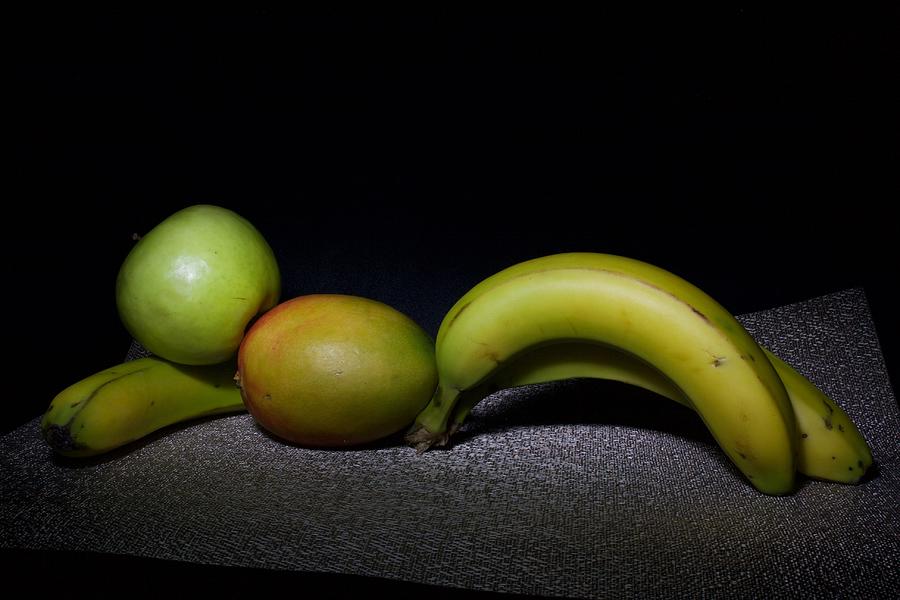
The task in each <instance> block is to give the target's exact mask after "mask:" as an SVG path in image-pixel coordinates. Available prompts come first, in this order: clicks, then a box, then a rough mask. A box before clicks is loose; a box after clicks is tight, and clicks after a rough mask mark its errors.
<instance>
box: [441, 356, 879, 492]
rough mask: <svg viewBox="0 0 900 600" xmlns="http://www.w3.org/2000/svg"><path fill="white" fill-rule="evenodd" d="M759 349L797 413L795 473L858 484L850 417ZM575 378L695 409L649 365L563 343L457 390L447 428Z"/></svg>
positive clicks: (861, 446) (859, 451) (863, 459)
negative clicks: (522, 390)
mask: <svg viewBox="0 0 900 600" xmlns="http://www.w3.org/2000/svg"><path fill="white" fill-rule="evenodd" d="M763 350H764V351H765V353H766V357H767V358H768V359H769V361H770V362H771V363H772V366H773V367H775V371H776V372H777V373H778V376H779V377H780V378H781V381H782V383H784V386H785V389H786V390H787V393H788V398H789V400H790V403H791V407H792V408H793V410H794V415H795V417H796V423H797V434H798V435H799V440H800V441H799V446H798V453H797V471H798V472H799V473H801V474H803V475H806V476H807V477H811V478H814V479H821V480H824V481H833V482H838V483H857V482H859V480H860V479H861V478H862V476H863V475H864V474H865V473H866V471H867V470H868V468H869V467H870V466H871V465H872V452H871V450H870V449H869V446H868V444H867V443H866V441H865V439H864V438H863V436H862V435H861V434H860V432H859V430H858V429H857V428H856V426H855V425H854V423H853V421H852V420H851V419H850V417H848V416H847V414H846V413H845V412H844V411H843V410H842V409H841V407H840V406H838V405H837V404H836V403H835V402H834V400H832V399H831V398H829V397H828V396H827V395H826V394H825V393H823V392H822V391H821V390H820V389H819V388H817V387H816V386H815V385H813V383H812V382H810V381H809V380H808V379H807V378H806V377H804V376H803V375H801V374H800V373H798V372H797V371H796V370H795V369H794V368H793V367H791V366H790V365H789V364H787V363H786V362H784V361H783V360H781V359H780V358H779V357H778V356H776V355H775V354H773V353H772V352H770V351H769V350H767V349H765V348H763ZM574 378H594V379H607V380H612V381H619V382H622V383H627V384H630V385H634V386H637V387H641V388H644V389H646V390H649V391H651V392H654V393H656V394H659V395H660V396H663V397H665V398H668V399H670V400H674V401H675V402H678V403H680V404H683V405H684V406H686V407H688V408H690V409H693V408H694V407H693V405H692V404H691V402H690V399H688V398H687V397H686V396H685V395H684V394H683V393H682V391H681V390H680V389H678V387H677V386H675V384H674V383H672V381H671V380H670V379H668V378H667V377H666V376H665V375H663V374H662V373H660V372H659V371H658V370H656V369H654V368H653V367H652V366H651V365H649V364H647V363H644V362H643V361H641V360H639V359H637V358H634V357H632V356H629V355H627V354H625V353H624V352H620V351H618V350H616V349H614V348H610V347H608V346H602V345H599V344H589V343H578V342H568V343H566V342H563V343H559V344H554V345H551V346H541V347H538V348H535V349H533V350H531V351H529V352H526V353H525V354H524V355H522V356H521V357H519V358H517V359H516V360H514V361H513V362H512V363H511V364H508V365H505V366H504V367H503V368H501V369H499V370H498V371H497V372H496V373H495V374H494V375H493V376H492V377H491V378H490V380H488V381H487V382H485V383H482V384H481V385H479V386H476V387H475V388H473V389H472V390H469V391H467V392H465V393H463V394H461V395H460V398H459V401H458V402H457V406H456V408H455V410H454V412H453V415H452V417H451V424H450V430H451V431H455V430H457V429H458V428H459V427H461V426H462V424H463V422H464V421H465V419H466V418H467V417H468V415H469V412H470V411H471V410H472V408H473V407H474V406H475V405H476V404H477V403H478V402H480V401H481V400H482V399H484V398H485V397H487V396H488V395H490V394H491V393H493V392H494V391H496V390H499V389H508V388H514V387H520V386H525V385H532V384H537V383H547V382H550V381H560V380H564V379H574Z"/></svg>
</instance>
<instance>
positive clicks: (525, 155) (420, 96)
mask: <svg viewBox="0 0 900 600" xmlns="http://www.w3.org/2000/svg"><path fill="white" fill-rule="evenodd" d="M896 17H897V15H896V13H895V12H885V13H877V12H863V11H862V10H860V9H853V11H852V12H848V11H847V10H846V9H844V10H842V11H841V12H840V13H838V12H835V13H828V12H823V11H822V10H821V9H819V8H817V9H816V11H815V12H805V13H802V14H786V13H784V12H781V11H766V12H759V11H755V10H754V9H722V10H719V11H718V12H713V13H709V12H705V11H704V12H699V11H697V12H693V13H691V12H687V13H685V12H684V11H683V10H679V11H677V12H671V13H664V14H663V13H655V12H647V13H646V14H641V15H621V14H614V13H611V12H607V13H599V14H592V15H571V16H561V15H554V16H548V15H529V16H521V15H520V16H515V17H508V16H507V17H497V16H479V17H465V18H463V17H447V16H444V17H441V18H434V17H422V16H418V17H410V16H403V17H393V16H392V17H387V16H378V17H375V16H358V15H357V16H322V15H316V16H309V15H304V16H297V15H292V16H285V15H277V14H268V13H264V12H259V13H250V14H240V15H237V14H234V15H217V16H206V17H202V18H198V17H194V16H189V15H180V16H179V17H178V18H175V17H173V16H168V17H141V18H134V17H130V16H123V15H105V16H96V17H94V16H85V15H71V14H66V15H63V14H58V13H57V14H54V15H53V16H47V15H42V16H29V17H22V18H15V19H11V21H10V22H9V23H8V25H9V26H10V28H11V29H13V30H14V35H13V37H12V41H13V45H12V48H13V50H12V55H11V56H12V58H13V61H12V62H13V69H12V72H11V77H12V86H11V87H7V88H6V94H5V95H6V97H7V100H11V101H12V103H13V108H12V110H10V109H7V110H8V112H7V122H8V123H10V124H11V126H12V133H13V135H12V139H13V151H14V154H15V159H14V161H13V162H12V163H11V167H12V169H11V170H12V174H13V177H12V180H11V182H8V183H10V185H9V187H8V189H9V190H10V191H9V192H8V193H7V194H6V195H5V196H6V200H7V204H6V206H7V207H9V208H7V214H6V215H5V219H4V225H5V236H3V244H4V257H5V263H6V264H5V266H6V268H5V274H6V278H5V279H6V280H5V284H4V290H5V295H6V301H7V302H6V303H5V306H7V309H6V320H7V323H8V324H9V326H8V328H7V331H8V334H7V342H8V343H7V356H12V357H13V365H12V366H13V368H12V371H11V372H10V370H9V368H8V369H7V376H8V378H7V381H9V380H10V379H11V380H12V381H13V385H12V386H11V387H9V386H7V388H6V393H5V399H4V410H3V411H2V415H3V420H2V421H3V422H2V425H3V431H7V430H9V429H11V428H13V427H15V426H18V425H20V424H22V423H25V422H26V421H28V420H30V419H32V418H34V417H36V416H38V415H39V414H41V413H42V412H43V410H44V409H45V408H46V406H47V405H48V404H49V402H50V400H51V399H52V397H53V396H54V395H55V394H56V393H57V392H59V391H60V390H61V389H62V388H64V387H66V386H67V385H69V384H71V383H73V382H75V381H77V380H79V379H81V378H83V377H85V376H87V375H89V374H91V373H93V372H95V371H98V370H101V369H103V368H106V367H108V366H112V365H113V364H116V363H118V362H121V360H123V358H124V355H125V352H126V350H127V348H128V345H129V342H130V338H129V336H128V335H127V333H126V332H125V331H124V329H123V328H122V326H121V324H120V323H119V320H118V316H117V314H116V308H115V301H114V295H113V289H114V281H115V276H116V272H117V270H118V267H119V265H120V264H121V261H122V260H123V259H124V257H125V255H126V254H127V252H128V250H129V249H130V247H131V246H132V244H133V243H134V242H133V241H132V234H133V233H145V232H147V231H148V230H149V229H151V228H152V227H153V226H154V225H155V224H157V223H158V222H159V221H161V220H162V219H164V218H165V217H167V216H168V215H169V214H171V213H172V212H174V211H176V210H178V209H180V208H182V207H185V206H188V205H190V204H195V203H213V204H219V205H222V206H227V207H230V208H232V209H235V210H237V211H238V212H240V213H241V214H243V215H244V216H245V217H247V218H248V219H250V220H251V221H252V222H253V223H255V224H256V225H257V227H258V228H259V229H260V230H261V231H262V232H263V233H264V235H266V237H267V238H268V239H269V241H270V243H271V244H272V246H273V248H274V249H275V252H276V254H277V255H278V258H279V262H280V264H281V267H282V270H283V275H284V284H285V286H284V298H285V299H286V298H289V297H292V296H295V295H299V294H303V293H311V292H343V293H351V294H358V295H364V296H369V297H373V298H377V299H379V300H382V301H385V302H387V303H389V304H391V305H393V306H395V307H396V308H398V309H400V310H402V311H404V312H406V313H407V314H409V315H410V316H412V317H413V318H414V319H416V320H417V321H418V322H419V323H420V324H421V325H422V326H423V327H425V328H426V329H427V330H428V331H429V332H430V333H432V334H433V333H435V332H436V330H437V327H438V324H439V323H440V320H441V318H442V317H443V314H444V313H445V312H446V310H447V309H449V307H450V306H451V305H452V304H453V302H454V301H455V300H456V299H457V298H458V297H459V296H460V295H461V294H463V293H464V292H465V291H466V290H467V289H468V288H469V287H471V286H472V285H473V284H475V283H477V282H478V281H479V280H480V279H482V278H483V277H486V276H488V275H490V274H492V273H493V272H495V271H497V270H499V269H501V268H503V267H505V266H508V265H509V264H512V263H513V262H517V261H519V260H523V259H526V258H532V257H535V256H539V255H542V254H547V253H551V252H559V251H569V250H589V251H601V252H612V253H618V254H625V255H629V256H633V257H636V258H641V259H644V260H648V261H650V262H653V263H656V264H658V265H660V266H663V267H665V268H668V269H670V270H672V271H674V272H676V273H678V274H680V275H682V276H684V277H686V278H687V279H689V280H690V281H692V282H694V283H695V284H697V285H699V286H700V287H701V288H703V289H704V290H706V291H707V292H709V293H710V294H711V295H712V296H713V297H715V298H717V299H718V300H719V301H720V302H722V303H723V304H724V305H725V306H726V307H727V308H729V309H730V310H731V311H732V312H734V313H742V312H748V311H754V310H761V309H765V308H770V307H773V306H776V305H780V304H784V303H788V302H794V301H799V300H804V299H807V298H810V297H813V296H817V295H821V294H827V293H829V292H834V291H838V290H841V289H844V288H847V287H857V286H861V287H864V288H865V290H866V293H867V294H868V297H869V300H870V304H871V307H872V310H873V313H874V317H875V320H876V324H877V327H878V330H879V334H880V337H881V342H882V346H883V350H884V354H885V357H886V359H887V362H888V365H889V367H890V368H891V373H892V379H893V381H895V382H896V381H898V379H897V369H898V365H900V347H898V342H897V339H896V338H897V336H896V331H897V316H896V311H895V308H894V305H893V301H892V293H893V281H894V280H895V279H896V268H895V260H894V259H893V256H892V255H893V250H894V248H895V247H896V240H897V236H898V233H900V232H898V228H897V226H896V220H895V219H893V218H891V217H889V214H891V213H892V212H893V206H892V205H891V202H892V201H893V200H896V198H897V197H898V196H897V191H898V190H897V185H896V180H897V174H898V170H897V164H898V163H897V159H898V156H897V148H896V146H897V140H898V135H897V134H898V128H897V121H896V112H897V106H900V102H898V100H900V99H898V96H897V95H896V94H895V92H894V87H895V84H896V79H897V72H898V66H897V61H896V60H895V58H894V57H896V56H897V51H898V47H897V46H898V44H897V42H896V37H897V36H896V34H895V31H896V23H897V19H896ZM172 568H174V567H172ZM177 568H178V569H180V568H181V567H177ZM154 569H156V570H155V571H154V572H155V573H159V572H160V571H159V570H158V568H157V567H154ZM126 572H128V571H127V569H126ZM171 572H173V571H171V570H170V573H171ZM174 573H175V575H176V576H177V573H178V572H177V569H176V571H174ZM220 575H221V573H218V574H217V576H216V577H219V576H220ZM160 581H165V578H162V579H161V580H160ZM366 585H368V584H366ZM429 593H433V590H432V591H430V592H429Z"/></svg>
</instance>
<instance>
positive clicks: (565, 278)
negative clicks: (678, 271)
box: [407, 253, 798, 495]
mask: <svg viewBox="0 0 900 600" xmlns="http://www.w3.org/2000/svg"><path fill="white" fill-rule="evenodd" d="M564 341H584V342H592V343H599V344H606V345H609V346H613V347H615V348H618V349H620V350H622V351H624V352H626V353H628V354H631V355H634V356H636V357H637V358H639V359H641V360H643V361H644V362H646V363H649V364H651V365H653V367H654V368H656V369H658V370H659V371H661V372H662V373H663V374H664V375H665V376H666V377H667V378H668V379H670V380H671V381H672V382H673V383H674V384H675V386H677V387H678V389H679V390H681V391H682V392H683V393H684V395H685V396H686V397H687V398H689V399H690V402H691V404H692V405H693V407H694V409H695V410H696V411H697V413H698V414H699V415H700V417H701V419H702V420H703V421H704V423H705V424H706V426H707V428H708V429H709V431H710V433H711V434H712V435H713V437H714V438H715V440H716V442H717V443H718V445H719V446H720V447H721V448H722V450H723V452H724V453H725V454H726V456H728V458H729V459H730V460H731V461H732V462H733V463H734V465H735V466H736V467H737V469H738V470H740V471H741V473H743V474H744V476H745V477H746V478H747V479H748V480H749V481H750V483H751V484H752V485H753V486H754V487H755V488H756V489H758V490H759V491H761V492H763V493H766V494H772V495H781V494H787V493H790V492H791V491H793V489H794V486H795V472H796V455H797V450H798V439H797V438H798V435H797V430H796V422H795V417H794V411H793V409H792V408H791V404H790V401H789V398H788V394H787V391H786V390H785V387H784V384H783V383H782V381H781V378H780V377H779V376H778V374H777V373H776V371H775V368H774V367H773V366H772V363H771V362H770V361H769V360H768V359H767V357H766V354H765V352H764V351H763V350H762V348H760V346H759V345H758V344H757V343H756V341H755V340H754V339H753V338H752V337H751V336H750V334H749V333H748V332H747V331H746V330H745V329H744V328H743V326H741V324H740V323H739V322H738V321H737V320H736V319H735V318H734V317H733V316H732V315H731V314H730V313H729V312H728V311H727V310H725V309H724V308H723V307H722V306H721V305H720V304H718V303H717V302H716V301H715V300H713V299H712V298H711V297H710V296H709V295H707V294H706V293H704V292H703V291H702V290H700V289H699V288H697V287H696V286H694V285H692V284H690V283H689V282H687V281H685V280H684V279H682V278H680V277H678V276H676V275H674V274H672V273H670V272H668V271H665V270H663V269H661V268H658V267H655V266H653V265H650V264H648V263H645V262H641V261H638V260H634V259H630V258H626V257H622V256H614V255H609V254H594V253H566V254H555V255H551V256H545V257H542V258H537V259H533V260H530V261H526V262H524V263H519V264H518V265H514V266H512V267H509V268H507V269H505V270H503V271H500V272H499V273H497V274H495V275H493V276H491V277H489V278H487V279H486V280H484V281H482V282H481V283H479V284H478V285H476V286H475V287H474V288H472V289H471V290H470V291H469V292H468V293H466V294H465V295H464V296H463V297H462V298H460V300H459V301H457V303H456V304H455V305H454V306H453V307H452V308H451V309H450V311H449V312H448V313H447V315H446V316H445V317H444V320H443V322H442V323H441V326H440V328H439V330H438V335H437V339H436V358H437V363H438V373H439V383H438V387H437V390H436V391H435V394H434V396H433V397H432V400H431V401H430V403H429V404H428V405H427V406H426V408H425V409H424V410H423V411H422V412H421V413H420V414H419V416H418V417H417V418H416V422H415V424H414V426H413V429H412V430H411V431H410V432H409V434H408V435H407V440H408V441H409V442H410V443H411V444H413V445H415V446H416V447H417V448H418V449H419V450H420V451H421V450H424V449H427V448H428V447H429V446H431V445H433V444H443V443H446V442H447V439H448V437H449V434H450V432H449V426H450V423H449V421H450V418H451V416H452V414H453V412H454V408H455V405H456V403H457V401H458V399H459V395H460V393H461V392H463V391H465V390H471V389H472V388H475V387H476V386H478V385H480V384H481V383H482V382H484V381H486V380H487V379H489V378H490V377H491V375H492V374H493V373H495V372H496V371H497V370H498V369H499V368H500V367H501V366H502V365H504V364H507V363H509V362H510V361H512V360H514V359H515V358H516V357H517V356H518V355H520V354H521V353H523V352H525V351H527V350H529V349H532V348H535V347H538V346H541V345H546V344H551V343H555V342H564Z"/></svg>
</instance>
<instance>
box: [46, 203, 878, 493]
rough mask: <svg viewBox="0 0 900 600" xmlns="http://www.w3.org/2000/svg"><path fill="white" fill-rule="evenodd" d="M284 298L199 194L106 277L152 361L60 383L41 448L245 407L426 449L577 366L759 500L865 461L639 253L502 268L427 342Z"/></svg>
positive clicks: (349, 312)
mask: <svg viewBox="0 0 900 600" xmlns="http://www.w3.org/2000/svg"><path fill="white" fill-rule="evenodd" d="M280 296H281V281H280V271H279V267H278V263H277V260H276V257H275V255H274V253H273V251H272V249H271V248H270V246H269V244H268V243H267V242H266V240H265V239H264V238H263V236H262V234H261V233H260V232H259V231H258V230H257V229H256V228H255V227H254V226H253V225H252V224H251V223H250V222H248V221H247V220H246V219H244V218H243V217H241V216H239V215H237V214H236V213H234V212H232V211H230V210H228V209H225V208H221V207H217V206H210V205H198V206H191V207H188V208H185V209H183V210H181V211H179V212H177V213H175V214H173V215H171V216H170V217H169V218H167V219H166V220H164V221H163V222H162V223H160V224H159V225H157V226H156V227H155V228H154V229H153V230H151V231H150V232H149V233H147V235H145V236H144V237H142V238H141V239H140V240H139V241H138V242H137V243H136V244H135V246H134V248H133V249H132V250H131V252H130V253H129V254H128V256H127V257H126V258H125V259H124V262H123V264H122V267H121V269H120V272H119V276H118V279H117V282H116V303H117V307H118V310H119V315H120V317H121V320H122V323H123V324H124V326H125V327H126V328H127V330H128V331H129V332H130V333H131V335H132V336H133V337H134V339H135V340H136V341H137V342H139V343H140V344H141V345H142V346H143V347H144V348H146V349H147V350H148V351H149V352H150V353H152V356H151V357H148V358H141V359H137V360H133V361H128V362H125V363H123V364H120V365H117V366H113V367H111V368H108V369H105V370H103V371H100V372H98V373H96V374H94V375H91V376H89V377H87V378H85V379H83V380H81V381H79V382H77V383H75V384H73V385H71V386H69V387H68V388H66V389H65V390H63V391H62V392H60V393H59V394H58V395H57V396H56V397H55V398H54V399H53V400H52V402H51V403H50V406H49V408H48V409H47V411H46V413H45V414H44V416H43V418H42V420H41V431H42V433H43V436H44V439H45V440H46V441H47V443H48V444H49V446H50V447H51V448H52V449H53V450H54V451H55V452H57V453H59V454H61V455H65V456H74V457H80V456H94V455H98V454H103V453H105V452H108V451H110V450H113V449H115V448H120V447H122V446H125V445H126V444H128V443H130V442H133V441H135V440H138V439H141V438H143V437H145V436H147V435H148V434H150V433H152V432H154V431H157V430H160V429H162V428H164V427H167V426H170V425H173V424H176V423H182V422H185V421H189V420H191V419H196V418H199V417H204V416H209V415H216V414H222V413H235V412H239V411H243V410H247V411H248V412H249V413H250V415H252V418H253V419H254V420H255V421H256V423H257V424H258V425H259V426H260V427H261V428H262V429H264V430H265V431H267V432H269V433H270V434H271V435H272V436H274V437H275V438H276V439H279V440H283V441H284V442H286V443H291V444H295V445H298V446H304V447H305V446H316V447H348V446H358V445H360V444H365V443H369V442H373V441H376V440H382V439H385V438H388V437H389V436H393V435H398V434H405V441H406V442H407V443H408V444H410V445H411V446H413V447H415V449H416V450H417V451H419V452H422V451H426V450H428V449H429V448H431V447H434V446H443V445H447V444H448V442H449V440H450V439H451V438H452V436H453V434H454V432H456V431H457V430H458V429H459V428H460V426H461V425H462V424H463V423H464V422H465V420H466V418H467V416H468V415H469V414H470V412H471V410H472V408H473V407H474V406H475V405H476V404H477V403H478V402H479V401H481V400H482V399H484V398H486V397H487V396H489V395H490V394H491V393H493V392H494V391H496V390H498V389H506V388H512V387H517V386H524V385H529V384H534V383H542V382H550V381H559V380H565V379H573V378H586V377H587V378H598V379H609V380H616V381H621V382H624V383H628V384H631V385H635V386H639V387H642V388H645V389H647V390H650V391H652V392H654V393H656V394H659V395H661V396H664V397H666V398H669V399H671V400H673V401H675V402H678V403H680V404H682V405H684V406H686V407H688V408H689V409H691V410H693V411H695V412H696V413H697V415H698V417H699V418H700V419H701V420H702V421H703V423H704V424H705V425H706V427H707V428H708V430H709V432H710V433H711V434H712V436H713V438H714V439H715V441H716V442H717V443H718V445H719V447H720V448H721V450H722V452H723V453H724V454H725V455H726V456H727V457H728V458H729V459H730V461H731V462H732V463H733V464H734V465H735V467H736V468H737V469H738V470H739V471H740V472H741V473H742V474H743V475H744V476H745V477H746V479H747V481H748V482H749V483H750V485H752V486H753V487H755V488H756V489H757V490H759V491H760V492H762V493H765V494H770V495H783V494H789V493H791V492H792V491H794V489H795V487H796V476H797V474H798V473H799V474H802V475H805V476H807V477H811V478H815V479H819V480H825V481H833V482H839V483H856V482H859V481H860V479H861V478H862V477H863V475H864V474H865V473H866V471H867V469H869V467H870V466H871V465H872V461H873V459H872V454H871V451H870V449H869V446H868V444H867V443H866V441H865V439H864V438H863V437H862V435H861V434H860V432H859V431H858V429H857V428H856V426H855V425H854V423H853V422H852V421H851V419H850V418H849V417H848V416H847V414H846V413H845V412H844V411H843V410H842V409H841V407H840V406H839V405H837V404H836V403H835V402H834V401H833V400H832V399H831V398H829V397H828V396H827V395H826V394H824V393H823V392H822V391H821V390H819V389H818V388H817V387H816V386H815V385H813V384H812V383H811V382H810V381H809V380H808V379H807V378H806V377H804V376H803V375H801V374H800V373H799V372H797V371H796V370H794V369H793V368H792V367H791V366H790V365H788V364H787V363H786V362H784V361H783V360H781V359H780V358H778V357H777V356H775V355H774V354H773V353H772V352H770V351H768V350H767V349H765V348H763V347H761V346H760V345H759V344H758V343H757V342H756V341H755V340H754V339H753V337H752V336H751V335H750V334H749V333H748V332H747V331H746V330H745V329H744V327H743V326H742V325H741V324H740V323H739V322H738V321H737V320H736V319H735V318H734V317H733V316H732V315H731V314H730V313H729V312H728V311H727V310H725V309H724V308H723V307H722V306H721V305H719V304H718V303H717V302H716V301H715V300H713V299H712V298H711V297H710V296H709V295H707V294H706V293H704V292H703V291H702V290H700V289H699V288H697V287H696V286H694V285H692V284H690V283H688V282H687V281H685V280H684V279H682V278H680V277H678V276H677V275H674V274H673V273H670V272H668V271H666V270H663V269H661V268H658V267H656V266H653V265H650V264H647V263H645V262H642V261H638V260H634V259H631V258H627V257H623V256H615V255H609V254H596V253H565V254H555V255H550V256H544V257H540V258H536V259H533V260H529V261H526V262H522V263H519V264H516V265H513V266H511V267H509V268H507V269H504V270H502V271H500V272H498V273H496V274H494V275H493V276H491V277H488V278H487V279H485V280H484V281H482V282H480V283H478V284H477V285H476V286H475V287H473V288H472V289H471V290H470V291H469V292H468V293H466V294H465V295H464V296H463V297H462V298H460V299H459V300H458V301H457V302H456V303H455V304H454V305H453V307H452V308H451V309H450V311H449V312H448V313H447V314H446V316H445V317H444V319H443V321H442V323H441V325H440V328H439V330H438V333H437V337H436V339H432V338H431V337H430V336H429V335H428V334H427V333H426V332H425V331H424V330H423V329H422V328H421V327H420V326H419V325H418V324H416V323H415V322H414V321H413V320H412V319H410V318H409V317H407V316H406V315H404V314H402V313H401V312H399V311H397V310H395V309H394V308H392V307H390V306H388V305H386V304H383V303H381V302H378V301H375V300H372V299H368V298H363V297H358V296H349V295H340V294H309V295H304V296H298V297H295V298H291V299H288V300H283V301H282V299H281V297H280ZM410 451H413V450H412V449H410Z"/></svg>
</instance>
